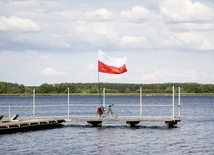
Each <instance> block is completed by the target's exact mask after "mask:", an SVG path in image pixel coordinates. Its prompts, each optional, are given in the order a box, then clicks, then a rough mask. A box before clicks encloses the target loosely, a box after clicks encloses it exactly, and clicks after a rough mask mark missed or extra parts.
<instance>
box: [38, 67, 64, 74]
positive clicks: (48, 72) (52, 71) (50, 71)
mask: <svg viewBox="0 0 214 155" xmlns="http://www.w3.org/2000/svg"><path fill="white" fill-rule="evenodd" d="M41 75H44V76H61V75H65V73H63V72H59V71H57V70H55V69H54V68H45V69H43V70H42V71H41Z"/></svg>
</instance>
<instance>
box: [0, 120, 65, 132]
mask: <svg viewBox="0 0 214 155" xmlns="http://www.w3.org/2000/svg"><path fill="white" fill-rule="evenodd" d="M63 122H65V119H27V120H13V121H2V123H0V134H5V133H10V132H16V131H28V130H36V129H43V128H51V127H55V126H57V125H59V124H61V123H63Z"/></svg>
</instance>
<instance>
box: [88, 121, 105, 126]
mask: <svg viewBox="0 0 214 155" xmlns="http://www.w3.org/2000/svg"><path fill="white" fill-rule="evenodd" d="M87 123H88V124H90V125H91V126H93V127H96V126H102V121H87Z"/></svg>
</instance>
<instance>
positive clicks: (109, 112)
mask: <svg viewBox="0 0 214 155" xmlns="http://www.w3.org/2000/svg"><path fill="white" fill-rule="evenodd" d="M112 106H114V104H111V105H109V106H108V109H106V108H105V107H101V109H102V114H100V117H102V118H103V119H104V118H110V119H116V118H117V113H116V111H114V110H113V109H112Z"/></svg>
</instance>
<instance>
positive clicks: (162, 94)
mask: <svg viewBox="0 0 214 155" xmlns="http://www.w3.org/2000/svg"><path fill="white" fill-rule="evenodd" d="M67 95H68V94H66V93H47V94H43V93H38V94H36V96H67ZM69 95H70V96H100V95H99V94H94V93H70V94H69ZM105 95H106V96H140V94H139V93H106V94H105ZM0 96H22V97H32V96H33V94H0ZM101 96H102V95H101ZM142 96H172V94H171V93H142ZM175 96H178V93H175ZM181 96H214V93H181Z"/></svg>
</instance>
